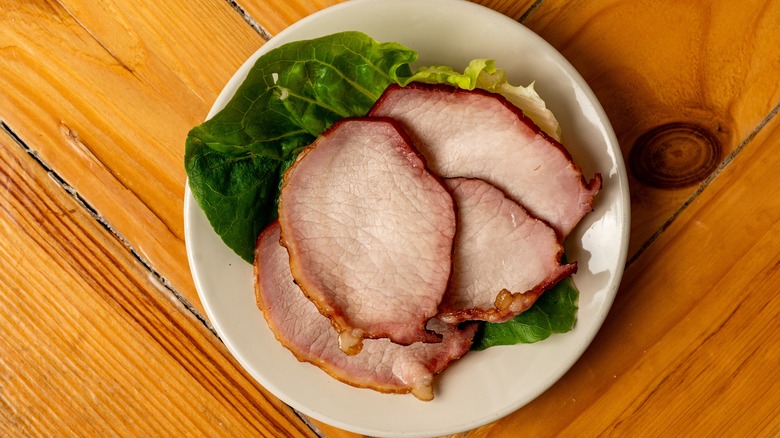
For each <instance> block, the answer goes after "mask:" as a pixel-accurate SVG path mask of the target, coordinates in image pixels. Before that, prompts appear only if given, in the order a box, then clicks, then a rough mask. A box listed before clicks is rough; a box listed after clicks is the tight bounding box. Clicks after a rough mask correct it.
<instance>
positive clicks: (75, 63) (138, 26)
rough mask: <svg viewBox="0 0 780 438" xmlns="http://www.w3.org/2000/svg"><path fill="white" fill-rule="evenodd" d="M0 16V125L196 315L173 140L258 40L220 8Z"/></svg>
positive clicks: (95, 5)
mask: <svg viewBox="0 0 780 438" xmlns="http://www.w3.org/2000/svg"><path fill="white" fill-rule="evenodd" d="M0 10H2V11H3V13H2V14H0V53H1V56H0V82H2V83H3V86H2V87H0V119H2V120H3V121H4V123H6V124H7V125H8V126H10V127H11V128H12V129H13V130H14V132H15V133H16V134H17V135H18V136H19V137H20V138H22V139H23V140H24V141H25V142H26V143H27V144H28V145H29V146H30V147H31V148H32V149H34V150H35V151H36V153H37V154H38V156H39V157H40V158H41V159H42V160H43V161H45V162H46V163H48V164H49V165H50V166H51V167H52V168H54V169H55V170H56V171H57V172H58V174H59V175H61V176H62V178H64V179H65V180H66V181H67V182H68V183H69V184H71V185H72V186H73V187H74V189H75V190H76V191H77V192H78V193H79V194H81V195H82V196H83V197H84V198H85V199H86V201H87V202H89V203H90V205H92V206H93V207H94V208H95V210H97V212H98V213H99V214H100V215H102V216H103V217H104V218H105V220H106V221H107V222H108V223H110V224H111V225H112V226H113V227H115V228H116V230H117V231H118V232H119V233H120V234H122V235H123V236H124V237H125V238H126V239H127V240H128V241H129V242H131V244H132V245H133V246H134V248H135V250H136V251H137V252H138V253H139V254H140V255H141V256H142V257H144V258H145V259H146V260H147V261H148V262H149V263H150V264H151V265H152V266H154V267H155V269H157V270H158V272H160V274H161V275H162V276H164V277H165V278H166V279H167V280H168V281H169V282H170V283H171V284H172V285H173V286H174V287H175V288H176V289H177V290H178V291H179V292H180V293H181V294H182V295H183V296H184V297H186V299H187V300H189V301H190V302H191V303H192V304H193V305H194V306H195V308H197V309H198V310H200V311H202V310H203V309H202V306H201V305H200V300H199V299H198V297H197V294H196V292H195V289H194V286H193V283H192V279H191V277H190V273H189V268H188V265H187V258H186V255H185V249H184V243H183V218H182V209H183V190H184V181H185V174H184V169H183V155H184V139H185V137H186V134H187V131H188V130H189V129H190V128H191V127H192V126H195V125H196V124H198V123H200V122H201V121H202V120H203V119H204V118H205V116H206V113H207V112H208V109H209V108H210V106H211V105H212V103H213V101H214V99H215V98H216V95H217V94H218V92H219V91H220V90H221V88H222V87H223V85H224V83H225V82H227V80H228V79H229V78H230V76H232V74H233V73H234V72H235V70H236V68H237V67H238V66H239V65H240V64H241V63H242V62H243V61H244V60H245V59H246V57H247V56H249V55H250V54H251V53H252V52H254V51H255V50H256V49H257V48H258V47H259V46H261V45H262V44H263V42H264V40H263V39H262V38H261V37H260V36H259V35H258V34H257V33H256V32H255V31H254V30H253V29H251V27H249V26H248V25H247V24H246V23H245V22H244V21H243V19H242V18H241V17H240V16H239V15H238V14H237V13H236V12H235V11H234V10H233V9H232V8H231V7H230V6H229V5H228V4H227V3H226V2H222V1H208V0H200V1H193V2H163V3H160V2H153V3H152V2H148V1H145V2H110V1H109V2H79V1H69V0H63V1H61V2H16V1H8V0H0ZM194 23H198V24H197V26H196V25H195V24H194ZM117 30H118V31H117ZM206 35H207V36H208V37H204V36H206ZM53 48H55V49H53ZM215 58H217V59H219V62H213V60H214V59H215Z"/></svg>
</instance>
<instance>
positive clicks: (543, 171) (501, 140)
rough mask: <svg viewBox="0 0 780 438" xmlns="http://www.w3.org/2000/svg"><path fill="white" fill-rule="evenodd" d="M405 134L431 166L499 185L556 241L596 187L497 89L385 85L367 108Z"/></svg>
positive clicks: (587, 207) (597, 179) (586, 208)
mask: <svg viewBox="0 0 780 438" xmlns="http://www.w3.org/2000/svg"><path fill="white" fill-rule="evenodd" d="M369 115H370V116H377V117H392V118H394V119H396V120H398V121H399V122H400V123H401V124H402V125H403V127H404V128H405V129H406V130H407V132H408V133H409V134H410V135H411V137H412V139H413V140H414V143H415V145H416V147H417V149H418V150H419V151H420V153H421V154H422V155H423V156H424V157H425V159H426V161H427V163H428V166H429V168H430V169H431V171H432V172H434V173H435V174H437V175H438V176H440V177H442V178H455V177H464V178H479V179H483V180H485V181H487V182H489V183H491V184H493V185H494V186H496V187H498V188H499V189H501V190H502V191H504V192H505V193H506V194H507V195H508V196H509V197H510V198H512V199H514V200H515V201H516V202H518V203H519V204H521V205H522V206H523V207H525V208H526V209H527V210H528V211H529V212H530V213H531V214H532V215H533V216H535V217H537V218H539V219H542V220H544V221H545V222H547V223H548V224H550V226H552V227H553V229H555V231H556V233H557V235H558V237H559V239H560V240H561V241H563V240H564V239H565V238H566V236H568V235H569V233H570V232H571V231H572V229H573V228H574V227H575V226H576V225H577V223H578V222H579V221H580V220H581V219H582V217H584V216H585V215H586V214H587V213H588V212H590V211H591V210H592V202H593V198H594V196H595V195H596V193H597V192H598V191H599V190H600V188H601V176H600V175H599V174H596V175H595V176H594V177H593V179H592V180H591V181H589V182H586V181H585V179H584V177H583V174H582V170H581V168H580V167H579V166H578V165H577V164H575V163H574V162H573V161H572V158H571V155H570V154H569V152H568V151H567V150H566V148H564V147H563V145H561V143H559V142H558V141H556V140H554V139H553V138H551V137H550V136H548V135H547V134H545V133H544V132H543V131H542V130H541V129H539V127H537V126H536V125H535V124H534V123H533V122H532V121H531V119H529V118H528V117H526V116H525V115H524V114H523V113H522V111H521V110H520V109H518V108H517V107H515V106H514V105H512V104H511V103H510V102H509V101H507V100H506V99H505V98H503V97H502V96H501V95H499V94H495V93H490V92H487V91H483V90H479V89H476V90H471V91H469V90H463V89H459V88H455V87H451V86H447V85H431V84H422V83H414V82H413V83H411V84H409V85H407V86H405V87H400V86H398V85H391V86H389V87H388V88H387V89H386V90H385V92H384V93H383V95H382V96H381V97H380V98H379V100H378V101H377V102H376V104H375V105H374V107H373V108H372V109H371V110H370V111H369Z"/></svg>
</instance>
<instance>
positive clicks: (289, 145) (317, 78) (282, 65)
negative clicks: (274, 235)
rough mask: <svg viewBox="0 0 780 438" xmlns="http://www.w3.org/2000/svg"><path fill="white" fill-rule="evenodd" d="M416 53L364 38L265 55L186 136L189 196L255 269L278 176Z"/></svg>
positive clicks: (357, 111) (344, 36) (402, 73)
mask: <svg viewBox="0 0 780 438" xmlns="http://www.w3.org/2000/svg"><path fill="white" fill-rule="evenodd" d="M416 59H417V52H415V51H413V50H410V49H408V48H406V47H404V46H402V45H400V44H397V43H379V42H377V41H375V40H373V39H372V38H370V37H369V36H368V35H365V34H363V33H360V32H341V33H336V34H332V35H328V36H325V37H321V38H316V39H312V40H305V41H296V42H292V43H289V44H285V45H283V46H280V47H278V48H276V49H274V50H270V51H269V52H267V53H265V54H264V55H263V56H261V57H260V58H259V59H258V60H257V62H256V63H255V65H254V66H253V67H252V69H251V70H250V71H249V73H248V75H247V77H246V79H245V80H244V82H243V83H242V84H241V85H240V86H239V88H238V89H237V91H236V93H235V95H234V96H233V98H232V99H231V100H230V101H229V102H228V103H227V105H226V106H225V108H224V109H222V110H221V111H220V112H219V113H217V114H215V115H214V117H212V118H211V119H209V120H208V121H206V122H204V123H203V124H201V125H198V126H196V127H194V128H193V129H192V130H191V131H190V132H189V134H188V135H187V140H186V145H185V147H186V149H185V156H184V167H185V170H186V172H187V177H188V181H189V186H190V190H191V191H192V194H193V197H194V198H195V200H196V201H197V202H198V204H199V205H200V206H201V208H202V209H203V211H204V212H205V214H206V217H207V218H208V220H209V222H210V224H211V225H212V227H213V228H214V230H215V231H216V232H217V234H218V235H219V236H220V237H221V238H222V240H223V241H224V242H225V244H226V245H227V246H228V247H230V248H231V249H232V250H233V251H235V252H236V254H238V255H239V256H240V257H241V258H243V259H244V260H246V261H247V262H249V263H251V262H252V259H253V255H254V252H253V249H254V243H255V239H256V238H257V236H258V234H259V233H260V231H261V230H262V228H263V227H264V226H265V225H267V224H268V223H269V222H271V221H272V220H273V219H275V217H276V202H277V198H278V194H279V185H280V183H281V175H283V173H284V170H285V169H286V168H287V166H289V164H290V163H292V161H293V160H294V159H295V157H296V156H297V154H298V153H299V152H300V151H301V150H302V149H303V147H305V146H306V145H308V144H309V143H311V142H312V141H314V139H315V138H316V137H317V136H318V135H320V134H322V133H323V132H324V131H325V130H326V129H327V128H328V127H329V126H330V125H331V124H333V122H335V121H336V120H338V119H341V118H343V117H348V116H362V115H364V114H365V113H366V112H367V111H368V110H369V109H370V108H371V106H372V105H373V104H374V102H375V101H376V100H377V99H378V98H379V96H380V95H381V94H382V92H383V91H384V90H385V88H387V86H388V85H390V84H391V83H406V82H407V79H408V77H410V76H411V69H410V67H409V64H410V63H412V62H414V61H415V60H416Z"/></svg>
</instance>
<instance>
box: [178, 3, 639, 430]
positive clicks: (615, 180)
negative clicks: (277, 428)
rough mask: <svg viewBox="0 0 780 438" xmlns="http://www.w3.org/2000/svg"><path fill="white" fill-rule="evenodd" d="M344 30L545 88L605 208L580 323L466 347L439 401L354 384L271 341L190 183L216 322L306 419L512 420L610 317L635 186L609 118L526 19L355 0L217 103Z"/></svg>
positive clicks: (583, 287) (587, 271) (192, 219)
mask: <svg viewBox="0 0 780 438" xmlns="http://www.w3.org/2000/svg"><path fill="white" fill-rule="evenodd" d="M344 30H358V31H363V32H365V33H367V34H369V35H371V36H372V37H373V38H375V39H377V40H379V41H397V42H400V43H402V44H405V45H407V46H408V47H410V48H412V49H414V50H416V51H417V52H418V53H419V64H420V65H431V64H443V65H450V66H453V67H455V68H459V69H462V68H463V67H464V66H465V65H466V64H467V63H468V61H469V60H471V59H473V58H492V59H495V60H496V63H497V65H498V66H499V67H502V68H504V69H506V70H507V71H508V73H509V77H510V79H511V82H512V83H514V84H522V85H527V84H528V83H530V82H531V81H535V82H536V85H535V87H536V90H537V91H538V92H539V94H540V95H541V96H542V98H543V99H545V101H546V102H547V104H548V106H549V107H550V108H551V109H552V111H553V113H554V114H556V116H557V117H558V119H559V121H560V123H561V126H562V130H563V135H562V142H563V144H564V145H566V146H567V148H568V149H569V151H570V152H571V154H572V156H573V157H574V159H575V160H576V161H577V162H578V164H580V165H581V166H582V168H583V170H584V172H585V174H586V176H587V177H590V176H591V175H593V173H595V172H600V173H601V174H602V176H603V178H604V189H603V190H602V191H601V192H600V193H599V195H598V197H597V200H596V202H595V210H594V212H593V213H591V214H590V215H588V216H587V217H586V218H585V220H584V221H583V222H582V223H581V224H580V225H579V226H578V228H577V229H576V230H575V231H574V233H573V234H572V235H571V236H570V237H569V239H568V240H567V243H566V250H567V255H568V257H569V259H571V260H576V261H577V262H578V263H579V272H578V273H577V274H576V275H575V284H576V285H577V287H578V289H579V290H580V300H579V307H580V309H579V314H578V321H577V325H576V327H575V329H574V330H573V331H572V332H570V333H566V334H561V335H553V336H552V337H551V338H549V339H547V340H545V341H543V342H539V343H536V344H532V345H516V346H504V347H493V348H490V349H488V350H485V351H482V352H470V353H468V354H467V355H466V356H465V357H464V358H463V359H461V360H460V361H458V362H457V363H455V364H454V365H453V366H451V367H450V368H449V369H448V370H446V371H445V372H444V373H443V374H442V375H441V376H440V377H441V378H440V379H438V381H437V385H436V394H435V399H434V400H433V401H431V402H427V403H426V402H421V401H419V400H417V399H416V398H414V397H413V396H411V395H387V394H379V393H377V392H374V391H371V390H367V389H356V388H352V387H350V386H348V385H345V384H343V383H340V382H337V381H335V380H333V379H332V378H330V377H329V376H327V375H326V374H325V373H324V372H322V371H320V370H319V369H318V368H316V367H314V366H312V365H309V364H306V363H300V362H298V361H297V360H296V359H295V358H294V357H293V355H292V354H290V353H289V352H288V351H287V350H286V349H285V348H284V347H282V346H281V345H280V344H279V343H278V342H277V341H276V340H275V339H274V337H273V335H272V333H271V332H270V330H269V329H268V327H267V326H266V324H265V321H264V320H263V317H262V315H261V313H260V311H259V310H258V309H257V307H256V306H255V300H254V294H253V285H252V267H251V266H250V265H249V264H247V263H246V262H244V261H243V260H241V259H240V258H239V257H238V256H236V255H235V254H233V252H232V251H231V250H230V249H228V248H227V247H226V246H225V245H224V244H223V243H222V241H221V240H220V238H219V237H218V236H217V235H216V234H215V233H214V232H213V230H212V228H211V226H210V225H209V224H208V221H207V220H206V218H205V216H204V214H203V212H202V210H201V209H200V208H199V207H198V205H197V203H196V202H195V201H194V200H193V198H192V195H191V193H190V191H189V189H187V191H186V194H185V204H184V209H185V211H184V218H185V239H186V244H187V253H188V257H189V262H190V267H191V270H192V274H193V278H194V280H195V285H196V287H197V290H198V293H199V296H200V298H201V300H202V302H203V305H204V307H205V309H206V312H207V314H208V315H207V316H208V319H209V320H210V321H211V323H212V324H213V326H214V328H215V329H216V330H217V332H218V334H219V335H220V337H221V338H222V340H223V341H224V342H225V344H226V345H227V347H228V348H229V350H230V351H231V352H232V353H233V355H234V356H235V357H236V359H237V360H238V361H239V362H240V363H241V364H242V366H243V367H244V368H246V370H247V371H248V372H249V373H250V374H251V375H252V376H253V377H254V378H255V379H257V381H258V382H260V384H262V385H263V386H264V387H265V388H267V389H268V390H269V391H271V392H272V393H274V394H275V395H276V396H278V397H279V398H281V399H282V400H283V401H285V402H286V403H288V404H290V405H291V406H292V407H294V408H295V409H298V410H299V411H301V412H303V413H304V414H306V415H309V416H311V417H314V418H316V419H319V420H321V421H324V422H326V423H329V424H332V425H334V426H337V427H340V428H343V429H347V430H351V431H354V432H358V433H362V434H366V435H370V436H404V437H406V436H435V435H444V434H450V433H456V432H459V431H464V430H468V429H472V428H475V427H478V426H480V425H483V424H486V423H488V422H491V421H494V420H497V419H499V418H501V417H502V416H504V415H507V414H509V413H511V412H513V411H515V410H517V409H518V408H520V407H522V406H523V405H525V404H526V403H528V402H530V401H531V400H533V399H534V398H535V397H537V396H538V395H539V394H541V393H542V392H544V391H545V390H546V389H547V388H548V387H549V386H551V385H552V384H553V383H555V382H556V381H557V380H558V379H559V378H560V377H561V376H562V375H563V374H564V373H565V372H566V371H567V370H568V369H569V368H570V367H571V366H572V365H573V364H574V363H575V361H576V360H577V359H578V358H579V357H580V355H581V354H582V353H583V351H584V350H585V348H586V347H587V346H588V345H589V344H590V342H591V340H592V339H593V337H594V336H595V335H596V333H597V331H598V330H599V327H600V326H601V324H602V322H603V320H604V318H605V317H606V315H607V312H608V311H609V308H610V306H611V304H612V301H613V298H614V296H615V293H616V291H617V288H618V285H619V283H620V279H621V276H622V273H623V267H624V264H625V259H626V251H627V245H628V230H629V205H630V204H629V199H628V183H627V179H626V174H625V169H624V166H623V161H622V156H621V153H620V149H619V146H618V144H617V141H616V139H615V135H614V133H613V131H612V128H611V126H610V123H609V121H608V120H607V117H606V115H605V113H604V111H603V109H602V107H601V105H600V104H599V102H598V101H597V99H596V97H595V96H594V95H593V93H592V91H591V90H590V88H589V87H588V86H587V84H586V83H585V82H584V81H583V79H582V78H581V77H580V75H579V74H578V73H577V72H576V71H575V70H574V68H573V67H572V66H571V65H570V64H569V63H568V62H567V61H566V60H565V59H564V58H563V57H562V56H561V55H560V54H559V53H558V52H557V51H556V50H555V49H553V48H552V47H551V46H550V45H548V44H547V43H546V42H545V41H543V40H542V39H541V38H539V37H538V36H537V35H536V34H534V33H532V32H531V31H529V30H528V29H526V28H525V27H523V26H522V25H520V24H518V23H517V22H516V21H514V20H512V19H510V18H508V17H506V16H503V15H501V14H499V13H497V12H494V11H492V10H490V9H487V8H485V7H482V6H479V5H477V4H474V3H470V2H467V1H462V0H392V1H391V0H353V1H349V2H346V3H342V4H339V5H337V6H334V7H331V8H328V9H325V10H323V11H320V12H319V13H316V14H314V15H311V16H309V17H307V18H305V19H303V20H301V21H300V22H298V23H296V24H294V25H292V26H290V27H289V28H287V29H286V30H285V31H283V32H281V33H280V34H279V35H277V36H276V37H274V38H273V39H272V40H271V41H270V42H268V43H267V44H265V45H264V46H263V47H262V48H261V49H260V50H259V51H258V52H257V53H256V54H254V55H253V56H252V57H251V58H250V59H248V60H247V61H246V63H245V64H244V65H243V66H242V67H241V68H240V69H239V70H238V71H237V72H236V74H235V76H234V77H233V78H232V79H231V81H230V82H229V83H228V84H227V85H226V87H225V89H224V90H223V92H222V94H221V95H220V96H219V98H218V99H217V101H216V102H215V104H214V107H213V108H212V111H211V113H210V114H209V117H211V116H212V115H213V114H214V113H216V112H217V111H218V110H219V109H221V108H222V107H223V106H224V105H225V104H226V103H227V101H228V100H229V99H230V97H231V96H232V94H233V93H234V91H235V89H236V87H237V86H238V85H239V84H240V83H241V81H242V80H243V78H244V77H245V76H246V73H247V71H248V70H249V68H250V67H251V65H253V64H254V62H255V60H256V59H257V57H259V56H260V55H261V54H263V53H265V52H267V51H268V50H270V49H272V48H274V47H278V46H279V45H281V44H283V43H286V42H290V41H294V40H300V39H308V38H313V37H318V36H322V35H326V34H330V33H334V32H339V31H344Z"/></svg>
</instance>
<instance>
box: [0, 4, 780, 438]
mask: <svg viewBox="0 0 780 438" xmlns="http://www.w3.org/2000/svg"><path fill="white" fill-rule="evenodd" d="M333 3H336V1H335V0H316V1H312V2H305V1H300V0H242V1H239V2H232V1H225V0H190V1H183V0H168V1H162V2H160V1H149V0H139V1H127V0H125V1H121V0H103V1H82V0H58V1H50V0H0V121H1V122H2V129H0V184H1V186H0V260H2V262H0V263H1V264H0V266H2V267H0V324H1V325H0V327H1V328H0V330H1V331H0V435H3V436H27V435H35V436H93V435H94V436H106V435H109V434H116V435H123V436H183V435H187V436H191V435H199V436H250V435H251V436H308V437H312V436H317V435H321V436H327V437H345V436H353V434H351V433H348V432H345V431H341V430H337V429H335V428H333V427H330V426H328V425H325V424H321V423H318V422H316V421H311V420H309V419H307V418H304V417H302V416H299V415H298V414H297V413H296V412H294V411H293V410H292V409H290V408H289V407H287V406H285V405H284V404H283V403H281V402H280V401H278V400H277V399H276V398H275V397H274V396H272V395H271V394H269V393H268V392H267V391H266V390H264V389H263V388H262V387H261V386H259V385H258V384H257V383H255V382H254V381H253V380H252V379H251V378H250V377H249V376H248V375H247V374H246V373H245V372H244V371H242V369H241V368H240V367H239V366H238V365H237V363H236V362H235V361H234V360H233V359H232V358H231V356H230V354H229V353H228V352H227V350H226V349H225V347H224V346H223V345H222V344H221V342H220V340H219V339H218V338H217V337H216V336H215V334H214V333H213V332H212V330H210V328H209V324H208V321H207V320H206V318H205V317H204V314H205V313H204V309H203V307H202V305H201V303H200V301H199V299H198V295H197V293H196V291H195V288H194V285H193V281H192V279H191V277H190V272H189V268H188V265H187V257H186V255H185V245H184V237H183V219H182V202H183V201H182V200H183V193H184V184H185V174H184V170H183V165H182V162H183V153H184V138H185V136H186V134H187V131H188V130H189V129H190V128H191V127H192V126H194V125H196V124H198V123H200V122H201V121H202V120H203V118H204V117H205V115H206V113H207V112H208V110H209V108H210V106H211V104H212V103H213V101H214V99H215V97H216V96H217V94H218V92H219V91H220V90H221V89H222V87H223V86H224V84H225V82H226V81H227V80H228V79H229V78H230V76H231V75H232V74H233V72H234V71H235V70H236V69H237V68H238V66H239V65H240V64H241V63H242V62H243V61H244V60H245V59H246V58H247V57H248V56H249V55H250V54H252V53H253V52H254V51H255V50H257V48H258V47H260V46H262V45H263V43H264V42H265V41H266V40H267V39H268V38H269V37H271V36H273V35H274V34H276V33H277V32H279V31H280V30H282V29H284V28H285V27H286V26H288V25H289V24H291V23H293V22H295V21H297V20H298V19H300V18H302V17H305V16H306V15H308V14H311V13H313V12H315V11H317V10H319V9H322V8H324V7H327V6H329V5H331V4H333ZM480 3H483V4H484V5H486V6H488V7H490V8H493V9H495V10H498V11H500V12H502V13H504V14H506V15H508V16H510V17H512V18H514V19H517V20H519V21H521V22H522V23H523V24H524V25H525V26H527V27H529V28H530V29H532V30H533V31H535V32H536V33H538V34H539V35H541V36H542V37H543V38H545V39H546V40H547V41H549V42H550V43H551V44H552V45H553V46H555V47H556V48H557V49H558V50H559V51H561V52H562V53H563V54H564V55H565V56H566V57H567V58H568V59H569V60H570V61H571V62H572V63H573V64H574V66H575V67H576V68H577V69H578V70H579V71H580V72H581V74H582V75H583V76H584V78H585V79H586V80H587V81H588V83H589V84H590V86H591V87H592V88H593V90H594V91H595V93H596V95H597V96H598V98H599V99H600V100H601V102H602V104H603V105H604V107H605V109H606V111H607V113H608V115H609V117H610V118H611V121H612V123H613V125H614V128H615V131H616V133H617V136H618V139H619V142H620V144H621V147H622V150H623V152H624V157H625V159H626V161H627V163H628V164H629V178H630V185H631V198H632V215H633V218H632V224H631V242H630V248H629V260H628V263H627V270H626V273H625V276H624V280H623V283H622V286H621V288H620V291H619V293H618V296H617V298H616V301H615V304H614V306H613V308H612V311H611V313H610V314H609V316H608V318H607V321H606V323H605V325H604V326H603V328H602V330H601V331H600V333H599V335H598V336H597V337H596V339H595V341H594V342H593V344H592V345H591V346H590V348H589V349H588V350H587V351H586V353H585V355H584V356H583V357H582V358H581V360H579V362H578V363H577V364H576V365H575V366H574V367H573V368H572V369H571V371H570V372H569V373H567V374H566V375H565V377H564V378H563V379H562V380H561V381H559V382H558V383H557V384H556V385H554V386H553V387H552V388H551V389H550V390H549V391H547V392H546V393H545V394H543V395H542V396H541V397H539V398H538V399H537V400H535V401H534V402H532V403H531V404H529V405H527V406H526V407H524V408H522V409H520V410H519V411H517V412H515V413H513V414H511V415H509V416H508V417H506V418H504V419H502V420H500V421H498V422H496V423H493V424H490V425H487V426H484V427H481V428H479V429H477V430H474V431H471V432H468V433H466V434H465V436H468V437H483V436H484V437H488V436H489V437H497V436H516V435H520V434H523V435H526V436H552V435H562V436H593V435H597V434H606V435H614V436H640V435H647V436H780V379H779V378H778V377H779V376H780V372H779V371H778V369H780V293H778V292H780V195H778V193H780V153H778V150H780V149H778V148H780V117H778V114H777V113H778V110H779V109H780V74H779V73H778V72H780V31H778V29H780V2H773V1H763V2H762V1H749V2H733V1H721V0H715V1H707V2H704V1H702V2H676V1H652V0H639V1H626V0H594V1H587V2H585V1H564V0H545V1H536V2H534V1H530V0H528V1H526V0H494V1H491V0H482V1H480Z"/></svg>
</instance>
